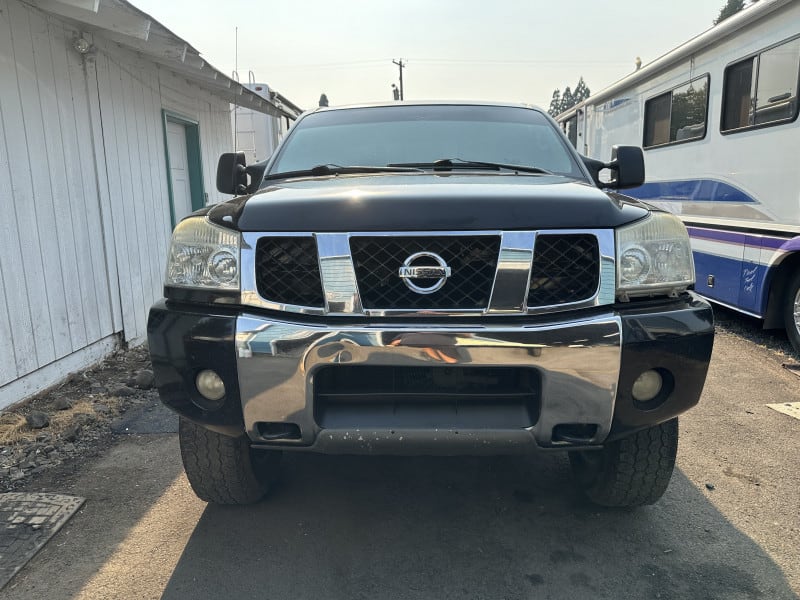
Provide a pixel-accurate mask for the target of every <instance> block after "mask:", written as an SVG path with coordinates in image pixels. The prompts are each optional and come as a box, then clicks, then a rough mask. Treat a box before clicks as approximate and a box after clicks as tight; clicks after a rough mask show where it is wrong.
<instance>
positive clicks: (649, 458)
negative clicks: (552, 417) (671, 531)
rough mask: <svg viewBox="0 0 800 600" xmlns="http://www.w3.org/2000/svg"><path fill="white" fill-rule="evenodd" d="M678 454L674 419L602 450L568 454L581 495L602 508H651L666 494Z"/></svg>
mask: <svg viewBox="0 0 800 600" xmlns="http://www.w3.org/2000/svg"><path fill="white" fill-rule="evenodd" d="M677 453H678V419H677V418H675V419H672V420H670V421H667V422H666V423H662V424H661V425H656V426H655V427H650V428H648V429H644V430H642V431H639V432H637V433H635V434H633V435H632V436H630V437H627V438H623V439H621V440H617V441H614V442H611V443H609V444H606V445H605V446H603V449H602V450H586V451H575V452H570V454H569V460H570V464H571V465H572V472H573V474H574V476H575V479H576V481H577V483H578V485H579V487H580V488H581V489H582V490H583V493H584V494H586V496H587V497H588V498H589V500H591V501H592V502H594V503H595V504H600V505H602V506H614V507H631V506H642V505H645V504H653V503H654V502H656V501H657V500H658V499H659V498H661V496H663V495H664V492H665V491H666V490H667V486H668V485H669V480H670V478H671V477H672V470H673V469H674V467H675V456H676V455H677Z"/></svg>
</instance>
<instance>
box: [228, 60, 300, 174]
mask: <svg viewBox="0 0 800 600" xmlns="http://www.w3.org/2000/svg"><path fill="white" fill-rule="evenodd" d="M243 85H244V87H246V88H247V89H249V90H250V91H251V92H254V93H256V94H258V95H259V96H262V97H263V98H264V99H265V100H268V101H269V102H272V103H275V104H276V105H277V106H278V108H279V109H280V110H281V112H282V114H281V115H268V114H264V113H261V112H258V111H256V110H253V109H252V108H249V107H244V106H234V108H233V111H232V113H231V121H232V124H233V130H234V131H235V132H236V140H235V146H236V150H238V151H240V152H244V153H245V157H246V159H247V163H248V164H252V163H255V162H261V161H264V160H267V159H268V158H269V157H270V156H271V155H272V153H273V152H274V151H275V148H277V146H278V143H279V142H280V141H281V140H282V139H283V136H284V135H285V134H286V132H287V131H288V130H289V127H290V126H291V124H292V121H294V120H295V119H296V118H297V117H298V116H299V115H300V113H301V112H302V111H301V110H300V109H299V108H298V107H297V106H295V105H294V104H292V103H291V102H289V101H288V100H287V99H286V98H284V97H283V96H281V95H280V94H279V93H278V92H276V91H274V90H271V89H270V87H269V86H268V85H267V84H266V83H257V82H256V81H255V78H254V77H253V76H252V71H251V76H250V81H249V82H248V83H247V84H243Z"/></svg>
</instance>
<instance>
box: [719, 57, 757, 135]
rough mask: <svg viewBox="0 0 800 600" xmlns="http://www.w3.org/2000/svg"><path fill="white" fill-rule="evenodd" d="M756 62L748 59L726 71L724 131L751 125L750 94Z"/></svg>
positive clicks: (723, 113) (723, 114)
mask: <svg viewBox="0 0 800 600" xmlns="http://www.w3.org/2000/svg"><path fill="white" fill-rule="evenodd" d="M754 61H755V59H754V58H748V59H747V60H743V61H742V62H740V63H737V64H735V65H732V66H730V67H728V68H727V69H726V70H725V100H724V104H725V105H724V107H723V111H722V130H723V131H727V130H729V129H737V128H739V127H746V126H748V125H750V106H751V102H750V92H751V90H752V88H753V62H754Z"/></svg>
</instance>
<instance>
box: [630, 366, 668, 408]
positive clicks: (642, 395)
mask: <svg viewBox="0 0 800 600" xmlns="http://www.w3.org/2000/svg"><path fill="white" fill-rule="evenodd" d="M663 385H664V379H663V378H662V377H661V373H659V372H658V371H654V370H652V369H651V370H650V371H645V372H644V373H642V374H641V375H639V377H637V378H636V381H634V382H633V389H632V390H631V393H632V394H633V398H634V400H638V401H639V402H649V401H650V400H652V399H653V398H655V397H656V396H658V394H659V392H660V391H661V388H662V386H663Z"/></svg>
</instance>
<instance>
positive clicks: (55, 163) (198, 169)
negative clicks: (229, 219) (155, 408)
mask: <svg viewBox="0 0 800 600" xmlns="http://www.w3.org/2000/svg"><path fill="white" fill-rule="evenodd" d="M231 103H235V104H236V105H239V106H244V107H247V108H248V109H249V110H252V111H255V112H258V113H265V114H269V115H272V116H275V117H281V116H288V117H290V118H292V117H293V116H294V113H292V112H287V111H285V110H284V109H282V108H280V107H278V106H277V105H276V103H275V102H273V101H272V100H271V99H270V98H268V97H265V96H261V95H258V94H256V93H253V92H252V91H250V90H248V89H247V88H246V87H245V86H241V85H239V84H238V83H237V82H235V81H233V80H232V79H230V78H229V77H226V76H225V75H223V74H222V73H220V72H219V71H217V70H216V69H214V68H213V67H211V66H210V65H209V64H208V63H206V62H205V61H204V59H203V58H202V57H201V56H200V54H199V52H198V51H197V50H196V49H195V48H193V47H192V46H191V45H190V44H189V43H188V42H186V41H184V40H182V39H181V38H179V37H177V36H176V35H174V34H173V33H172V32H170V31H169V30H168V29H166V28H165V27H164V26H163V25H161V24H160V23H158V22H157V21H155V20H154V19H152V18H151V17H150V16H148V15H146V14H145V13H143V12H141V11H140V10H138V9H136V8H135V7H134V6H132V5H131V4H129V3H128V2H126V1H124V0H26V1H25V2H21V1H19V0H0V340H2V349H0V408H2V407H4V406H8V405H10V404H13V403H14V402H17V401H19V400H21V399H23V398H25V397H27V396H30V395H31V394H33V393H35V392H37V391H39V390H41V389H44V388H45V387H47V386H49V385H52V384H54V383H56V382H57V381H59V380H60V379H62V378H64V377H65V376H66V375H67V374H68V373H70V372H72V371H75V370H78V369H81V368H84V367H86V366H88V365H90V364H91V363H93V362H96V361H97V360H99V359H100V358H102V357H103V356H104V355H106V354H108V353H109V352H110V351H112V350H113V349H114V348H116V347H118V346H119V345H120V344H135V343H138V342H141V341H142V340H143V339H144V337H145V334H146V319H147V310H148V308H149V307H150V305H151V304H152V303H153V302H154V301H155V300H156V299H158V298H160V297H161V296H162V278H163V272H164V264H165V262H164V261H165V257H166V252H167V244H168V242H169V236H170V231H171V229H172V226H173V224H174V223H175V222H176V220H178V219H180V218H181V217H182V216H183V215H185V214H186V213H188V212H190V211H191V210H193V209H196V208H200V207H202V206H203V205H205V204H207V203H213V202H218V201H220V200H222V199H223V197H222V196H221V195H220V194H219V193H218V192H217V191H216V189H215V185H214V180H215V173H216V162H217V158H218V156H219V154H220V153H222V152H226V151H230V150H231V149H232V146H233V130H232V128H231Z"/></svg>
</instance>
